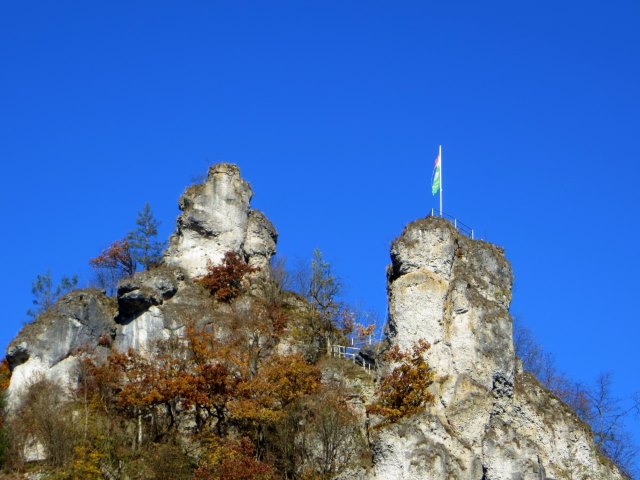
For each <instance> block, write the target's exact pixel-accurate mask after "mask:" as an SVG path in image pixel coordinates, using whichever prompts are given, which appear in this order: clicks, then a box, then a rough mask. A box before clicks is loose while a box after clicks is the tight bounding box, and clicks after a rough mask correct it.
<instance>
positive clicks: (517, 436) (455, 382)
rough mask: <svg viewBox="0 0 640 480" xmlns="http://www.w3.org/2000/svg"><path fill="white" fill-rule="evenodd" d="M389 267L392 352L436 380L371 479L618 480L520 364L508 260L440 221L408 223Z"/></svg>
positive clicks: (381, 446)
mask: <svg viewBox="0 0 640 480" xmlns="http://www.w3.org/2000/svg"><path fill="white" fill-rule="evenodd" d="M391 258H392V264H391V265H390V267H389V270H388V291H389V332H388V338H389V342H390V343H391V344H397V345H399V346H400V347H401V348H407V347H409V346H410V345H411V344H412V342H414V341H415V340H417V339H419V338H424V339H426V340H427V341H428V342H429V343H430V344H431V348H430V350H428V351H427V353H426V357H427V359H428V362H429V364H430V366H431V367H432V368H433V369H434V371H435V372H436V375H437V380H436V382H435V383H434V385H433V390H434V394H435V396H436V400H435V403H434V404H433V405H432V406H430V407H429V408H428V409H427V411H426V412H425V413H424V414H421V415H418V416H416V417H413V418H410V419H407V420H405V421H403V422H400V423H399V424H398V425H395V426H393V427H391V428H388V429H383V430H382V431H380V432H379V434H377V436H375V440H374V442H373V457H374V468H373V469H372V471H371V472H369V473H367V474H366V475H364V477H365V478H368V479H376V480H378V479H379V480H382V479H389V478H393V479H403V480H410V479H411V480H414V479H415V480H418V479H425V480H426V479H477V480H514V479H520V480H545V479H585V480H586V479H603V480H604V479H622V478H623V477H622V475H621V474H620V473H619V472H618V470H617V469H616V468H615V467H613V466H612V465H611V464H610V462H608V461H606V460H605V459H603V458H602V457H601V456H600V455H599V454H598V452H597V449H596V447H595V445H594V443H593V438H592V434H591V431H590V429H589V427H588V426H587V425H585V424H584V423H582V422H581V421H580V419H579V418H578V417H577V416H576V415H575V413H573V412H572V411H571V410H570V409H569V408H568V407H567V406H566V405H564V404H563V403H562V402H561V401H560V400H559V399H557V398H555V397H554V396H553V395H552V394H551V393H549V392H548V391H547V390H546V389H544V388H543V387H542V386H541V385H540V384H539V383H538V382H537V381H536V380H535V379H533V378H532V377H531V376H530V375H529V374H526V373H523V372H522V371H519V370H518V368H517V365H516V361H515V355H514V349H513V340H512V331H511V330H512V321H511V318H510V316H509V312H508V309H509V304H510V301H511V284H512V272H511V267H510V265H509V263H508V262H507V261H506V259H505V258H504V255H503V251H502V250H501V249H500V248H498V247H496V246H494V245H491V244H488V243H486V242H482V241H477V240H476V241H474V240H471V239H469V238H466V237H464V236H463V235H460V234H459V232H458V231H456V229H455V228H454V227H453V225H451V224H450V223H448V222H447V221H445V220H443V219H440V218H433V217H432V218H427V219H422V220H418V221H415V222H413V223H411V224H409V225H408V226H407V227H406V228H405V230H404V232H403V233H402V235H401V236H400V237H399V238H398V239H397V240H396V241H394V243H393V245H392V249H391Z"/></svg>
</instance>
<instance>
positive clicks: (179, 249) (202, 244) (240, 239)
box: [165, 163, 278, 277]
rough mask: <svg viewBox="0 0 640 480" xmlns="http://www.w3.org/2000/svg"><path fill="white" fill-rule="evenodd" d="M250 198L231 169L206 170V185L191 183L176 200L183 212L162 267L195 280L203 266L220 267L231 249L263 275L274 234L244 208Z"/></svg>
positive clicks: (215, 167)
mask: <svg viewBox="0 0 640 480" xmlns="http://www.w3.org/2000/svg"><path fill="white" fill-rule="evenodd" d="M252 196H253V192H252V190H251V187H250V186H249V184H248V183H247V182H246V181H245V180H244V179H243V178H241V177H240V169H239V168H238V167H237V166H236V165H232V164H229V163H218V164H216V165H213V166H211V167H210V168H209V175H208V177H207V179H206V180H205V182H204V183H201V184H198V185H192V186H191V187H189V188H187V190H186V191H185V192H184V193H183V194H182V197H180V200H179V202H178V206H179V207H180V210H181V211H182V213H181V214H180V216H179V217H178V225H177V229H176V232H175V233H174V234H173V235H172V236H171V240H170V245H169V248H168V249H167V252H166V254H165V263H166V264H168V265H174V266H177V267H180V268H182V270H183V271H184V272H185V273H186V274H187V275H188V276H190V277H199V276H202V275H204V274H205V273H206V271H207V265H208V263H212V264H214V265H216V264H219V263H220V262H221V260H222V258H223V256H224V254H225V253H226V252H228V251H233V252H236V253H238V254H240V255H242V256H243V257H244V258H245V259H246V260H247V262H248V263H249V264H250V265H251V266H253V267H257V268H260V269H262V270H263V271H264V270H265V269H266V268H267V267H268V265H269V260H270V259H271V257H272V256H273V254H274V253H275V251H276V240H277V238H278V234H277V233H276V229H275V228H274V226H273V224H272V223H271V222H270V221H269V220H268V219H267V217H265V216H264V215H263V214H262V212H259V211H258V210H253V209H251V208H249V203H250V202H251V197H252Z"/></svg>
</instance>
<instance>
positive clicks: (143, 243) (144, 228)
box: [129, 202, 164, 270]
mask: <svg viewBox="0 0 640 480" xmlns="http://www.w3.org/2000/svg"><path fill="white" fill-rule="evenodd" d="M136 225H137V227H136V229H135V230H134V231H133V232H131V233H130V234H129V245H130V247H131V250H132V251H133V255H134V259H135V260H136V261H137V263H139V264H140V265H142V267H143V268H144V269H145V270H149V269H150V268H151V267H153V266H154V265H157V264H158V263H159V262H160V260H161V259H162V250H163V249H164V242H160V241H158V240H157V236H158V226H159V225H160V222H159V221H158V220H156V219H155V217H154V216H153V212H152V211H151V205H149V203H148V202H147V203H145V205H144V208H143V209H142V210H140V212H138V218H137V219H136Z"/></svg>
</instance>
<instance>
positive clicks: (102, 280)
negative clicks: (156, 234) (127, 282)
mask: <svg viewBox="0 0 640 480" xmlns="http://www.w3.org/2000/svg"><path fill="white" fill-rule="evenodd" d="M89 265H91V267H92V268H93V269H94V270H95V271H96V275H97V278H98V283H99V285H100V286H101V287H102V288H104V289H105V290H107V291H108V292H109V293H111V294H113V293H115V289H116V286H117V284H118V280H120V279H122V278H125V277H130V276H131V275H133V274H134V273H135V271H136V261H135V258H134V256H133V253H132V250H131V245H130V244H129V241H128V240H127V239H126V238H124V239H122V240H116V241H115V242H113V243H112V244H111V245H109V247H107V248H106V249H105V250H103V251H102V252H101V253H100V255H98V256H97V257H95V258H92V259H91V260H89Z"/></svg>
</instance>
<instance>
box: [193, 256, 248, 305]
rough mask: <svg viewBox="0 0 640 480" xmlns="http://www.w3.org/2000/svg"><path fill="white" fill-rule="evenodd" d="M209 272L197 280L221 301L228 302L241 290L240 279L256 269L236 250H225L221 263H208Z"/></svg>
mask: <svg viewBox="0 0 640 480" xmlns="http://www.w3.org/2000/svg"><path fill="white" fill-rule="evenodd" d="M208 270H209V273H207V275H205V276H204V277H202V278H201V279H200V280H199V283H200V284H201V285H203V286H204V287H205V288H206V289H208V290H209V291H210V292H211V294H212V295H213V296H214V297H215V298H216V299H217V300H220V301H221V302H230V301H231V300H233V299H234V298H236V297H238V295H240V293H241V292H242V280H243V278H244V276H245V275H246V274H248V273H252V272H256V271H257V269H256V268H254V267H250V266H249V265H247V263H246V262H245V261H244V260H243V259H242V258H240V255H238V254H237V253H236V252H227V253H225V255H224V259H223V261H222V265H218V266H213V265H209V267H208Z"/></svg>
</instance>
